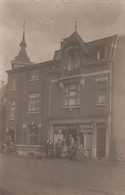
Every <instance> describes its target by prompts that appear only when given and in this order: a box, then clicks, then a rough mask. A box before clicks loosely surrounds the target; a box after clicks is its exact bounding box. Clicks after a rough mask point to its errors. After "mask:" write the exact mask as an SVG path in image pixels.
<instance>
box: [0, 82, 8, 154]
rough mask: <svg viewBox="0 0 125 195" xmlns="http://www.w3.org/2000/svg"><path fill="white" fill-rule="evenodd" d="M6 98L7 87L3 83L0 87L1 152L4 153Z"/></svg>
mask: <svg viewBox="0 0 125 195" xmlns="http://www.w3.org/2000/svg"><path fill="white" fill-rule="evenodd" d="M6 98H7V85H6V84H4V82H3V81H2V82H1V87H0V152H2V151H3V144H4V138H5V136H6V125H5V124H6Z"/></svg>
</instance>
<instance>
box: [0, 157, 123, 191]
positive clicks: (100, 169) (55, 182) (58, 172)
mask: <svg viewBox="0 0 125 195" xmlns="http://www.w3.org/2000/svg"><path fill="white" fill-rule="evenodd" d="M0 187H1V189H0V190H1V194H2V195H5V194H6V195H11V194H12V195H30V194H31V195H41V194H45V195H56V194H58V195H59V194H60V195H75V194H78V195H82V194H84V195H124V194H125V164H124V163H118V162H108V161H97V160H86V161H84V162H83V161H69V160H62V159H60V160H58V159H53V160H48V159H41V160H38V159H37V160H36V159H25V158H13V157H7V156H6V157H0Z"/></svg>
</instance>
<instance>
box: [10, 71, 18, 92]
mask: <svg viewBox="0 0 125 195" xmlns="http://www.w3.org/2000/svg"><path fill="white" fill-rule="evenodd" d="M16 87H17V74H16V73H14V74H13V75H12V77H11V90H16Z"/></svg>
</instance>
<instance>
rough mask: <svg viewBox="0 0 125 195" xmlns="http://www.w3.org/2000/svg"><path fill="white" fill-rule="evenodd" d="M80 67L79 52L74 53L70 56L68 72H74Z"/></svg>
mask: <svg viewBox="0 0 125 195" xmlns="http://www.w3.org/2000/svg"><path fill="white" fill-rule="evenodd" d="M79 67H80V56H79V53H78V51H74V52H72V53H70V54H69V56H68V62H67V68H66V69H67V72H68V71H73V70H75V69H77V68H79Z"/></svg>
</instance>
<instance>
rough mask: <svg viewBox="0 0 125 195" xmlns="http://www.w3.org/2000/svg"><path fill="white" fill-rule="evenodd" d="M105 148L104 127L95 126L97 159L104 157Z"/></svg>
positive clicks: (100, 125) (102, 125) (103, 125)
mask: <svg viewBox="0 0 125 195" xmlns="http://www.w3.org/2000/svg"><path fill="white" fill-rule="evenodd" d="M105 148H106V126H105V124H103V123H102V124H98V125H97V157H98V158H103V157H105Z"/></svg>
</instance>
